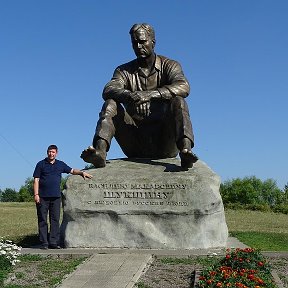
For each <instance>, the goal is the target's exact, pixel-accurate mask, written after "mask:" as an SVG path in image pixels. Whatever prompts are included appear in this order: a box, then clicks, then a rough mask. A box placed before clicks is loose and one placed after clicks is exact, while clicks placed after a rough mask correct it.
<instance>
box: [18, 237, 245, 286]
mask: <svg viewBox="0 0 288 288" xmlns="http://www.w3.org/2000/svg"><path fill="white" fill-rule="evenodd" d="M228 247H229V248H236V247H239V248H245V247H247V246H246V245H244V244H243V243H241V242H240V241H238V240H237V239H236V238H233V237H231V238H229V239H228V243H227V248H228ZM22 253H23V254H43V255H45V254H46V255H47V254H56V255H73V254H74V255H92V256H91V257H90V258H89V259H88V260H86V261H85V262H84V263H82V264H81V265H79V266H78V268H77V269H76V270H75V271H74V272H73V273H71V274H70V275H69V276H68V277H67V278H66V279H64V281H63V282H62V283H61V284H60V285H59V286H58V288H76V287H77V288H132V287H133V286H134V284H135V283H136V282H137V280H138V279H139V277H140V276H141V274H142V272H143V270H144V269H145V267H146V266H147V265H148V264H149V262H151V261H152V255H166V256H182V257H183V256H189V255H209V254H210V255H213V254H214V255H215V254H217V255H219V254H223V249H195V250H156V249H153V250H152V249H151V250H150V249H78V248H67V249H61V250H41V249H37V248H34V249H33V248H23V249H22Z"/></svg>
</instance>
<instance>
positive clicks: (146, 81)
mask: <svg viewBox="0 0 288 288" xmlns="http://www.w3.org/2000/svg"><path fill="white" fill-rule="evenodd" d="M130 35H131V41H132V47H133V50H134V52H135V54H136V57H137V58H136V59H135V60H132V61H130V62H128V63H126V64H123V65H120V66H118V67H117V68H116V69H115V71H114V74H113V77H112V79H111V80H110V81H109V82H108V83H107V84H106V86H105V87H104V90H103V98H104V100H105V103H104V105H103V107H102V110H101V112H100V114H99V116H100V117H99V121H98V123H97V127H96V132H95V136H94V139H93V146H89V147H88V148H87V149H85V150H84V151H83V152H82V154H81V158H82V159H83V160H84V161H85V162H88V163H92V164H93V165H94V166H95V167H96V168H97V167H104V166H105V165H106V153H107V151H108V150H109V148H110V143H111V140H112V138H113V137H115V139H116V140H117V142H118V143H119V145H120V147H121V149H122V150H123V152H124V154H125V155H126V156H127V157H129V158H152V159H162V158H171V157H176V156H177V154H178V153H179V155H180V158H181V166H182V167H183V168H184V169H187V168H191V167H192V166H193V163H195V162H196V161H197V160H198V158H197V156H196V155H195V154H194V153H193V152H192V148H193V146H194V136H193V130H192V124H191V121H190V116H189V111H188V106H187V103H186V101H185V99H184V98H185V97H187V96H188V95H189V91H190V87H189V83H188V81H187V79H186V78H185V76H184V74H183V71H182V68H181V66H180V64H179V63H178V62H176V61H174V60H171V59H168V58H167V57H164V56H160V55H156V54H155V52H154V47H155V42H156V41H155V33H154V30H153V28H152V27H151V26H150V25H149V24H145V23H142V24H135V25H133V26H132V28H131V29H130Z"/></svg>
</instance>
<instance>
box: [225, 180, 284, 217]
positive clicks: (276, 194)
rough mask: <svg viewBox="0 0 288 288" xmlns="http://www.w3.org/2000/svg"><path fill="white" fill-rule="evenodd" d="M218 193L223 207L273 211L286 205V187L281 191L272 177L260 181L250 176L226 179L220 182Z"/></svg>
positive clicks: (282, 209)
mask: <svg viewBox="0 0 288 288" xmlns="http://www.w3.org/2000/svg"><path fill="white" fill-rule="evenodd" d="M220 193H221V196H222V200H223V203H224V205H225V207H227V208H231V209H250V210H258V211H271V210H273V211H274V208H275V207H277V209H278V211H279V212H280V211H286V208H285V207H286V206H285V205H288V197H287V189H285V190H284V191H281V190H280V189H279V188H278V187H277V184H276V181H274V180H273V179H267V180H265V181H262V180H260V179H258V178H256V177H255V176H251V177H245V178H243V179H240V178H236V179H232V180H228V181H225V182H224V183H221V185H220ZM283 205H284V206H283ZM282 213H283V212H282Z"/></svg>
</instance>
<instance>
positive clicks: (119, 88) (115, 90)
mask: <svg viewBox="0 0 288 288" xmlns="http://www.w3.org/2000/svg"><path fill="white" fill-rule="evenodd" d="M130 96H131V91H130V90H128V89H127V81H126V79H125V75H124V73H123V72H122V71H121V70H120V69H119V67H118V68H116V69H115V71H114V74H113V77H112V79H111V80H110V81H109V82H108V83H107V84H106V85H105V87H104V89H103V93H102V97H103V99H104V100H107V99H113V100H115V101H116V102H120V103H126V102H127V101H128V100H129V98H130Z"/></svg>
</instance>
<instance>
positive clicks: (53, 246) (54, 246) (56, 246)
mask: <svg viewBox="0 0 288 288" xmlns="http://www.w3.org/2000/svg"><path fill="white" fill-rule="evenodd" d="M49 248H50V249H61V247H60V246H59V245H56V244H55V245H54V244H52V245H51V244H50V245H49Z"/></svg>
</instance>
